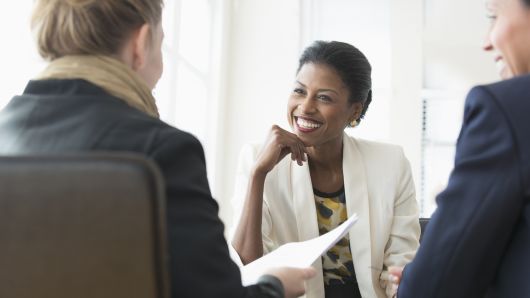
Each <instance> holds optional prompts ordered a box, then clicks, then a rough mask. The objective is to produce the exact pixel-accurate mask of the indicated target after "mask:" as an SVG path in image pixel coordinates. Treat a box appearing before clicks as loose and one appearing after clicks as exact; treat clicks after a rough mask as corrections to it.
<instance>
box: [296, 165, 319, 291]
mask: <svg viewBox="0 0 530 298" xmlns="http://www.w3.org/2000/svg"><path fill="white" fill-rule="evenodd" d="M290 166H291V189H292V198H293V208H294V212H295V216H296V228H297V230H298V241H304V240H309V239H313V238H315V237H318V236H319V232H318V221H317V210H316V205H315V197H314V194H313V184H312V183H311V174H310V173H309V165H308V164H307V162H305V163H304V165H303V166H299V165H298V164H296V162H293V161H291V162H290ZM313 267H314V268H315V269H316V271H317V272H318V273H317V276H315V277H314V278H313V279H311V280H310V281H308V282H306V296H305V297H306V298H320V297H324V276H323V275H322V261H321V259H320V258H318V259H317V260H316V261H315V263H313Z"/></svg>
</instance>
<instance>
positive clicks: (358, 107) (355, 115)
mask: <svg viewBox="0 0 530 298" xmlns="http://www.w3.org/2000/svg"><path fill="white" fill-rule="evenodd" d="M362 112H363V104H362V103H360V102H354V103H352V106H351V117H350V119H349V123H351V122H352V121H355V120H357V119H359V117H361V113H362Z"/></svg>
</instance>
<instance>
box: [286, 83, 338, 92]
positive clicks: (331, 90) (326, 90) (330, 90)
mask: <svg viewBox="0 0 530 298" xmlns="http://www.w3.org/2000/svg"><path fill="white" fill-rule="evenodd" d="M296 82H297V83H298V84H300V85H302V87H304V88H307V86H306V85H304V84H303V83H302V82H300V81H296ZM318 92H332V93H335V94H337V95H339V92H337V91H335V90H333V89H318Z"/></svg>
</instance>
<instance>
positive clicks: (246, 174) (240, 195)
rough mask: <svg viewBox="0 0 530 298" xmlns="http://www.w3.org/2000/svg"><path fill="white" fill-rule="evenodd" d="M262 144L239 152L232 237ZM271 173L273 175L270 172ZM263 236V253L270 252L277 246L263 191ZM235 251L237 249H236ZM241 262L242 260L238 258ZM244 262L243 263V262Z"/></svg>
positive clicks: (250, 146)
mask: <svg viewBox="0 0 530 298" xmlns="http://www.w3.org/2000/svg"><path fill="white" fill-rule="evenodd" d="M259 148H260V146H259V145H257V144H252V145H251V144H246V145H245V146H243V148H242V149H241V153H240V154H239V160H238V163H237V171H236V179H235V186H234V197H233V198H232V207H233V210H234V214H235V216H234V217H235V218H236V220H235V221H234V225H233V229H232V231H231V232H230V235H231V236H230V237H233V235H234V233H235V228H236V227H237V225H238V224H239V219H240V218H241V213H242V212H243V205H244V203H245V199H246V192H247V188H248V184H249V179H250V171H251V169H252V166H253V165H254V163H255V162H256V159H257V155H258V150H259ZM269 175H271V174H270V173H269ZM261 236H262V241H263V253H264V254H268V253H270V252H271V251H273V250H274V249H275V248H277V245H276V244H275V241H274V240H273V238H272V217H271V214H270V209H269V205H268V203H267V195H266V193H265V187H264V193H263V207H262V216H261ZM234 251H235V249H234ZM236 261H239V262H241V260H236ZM241 264H242V263H241Z"/></svg>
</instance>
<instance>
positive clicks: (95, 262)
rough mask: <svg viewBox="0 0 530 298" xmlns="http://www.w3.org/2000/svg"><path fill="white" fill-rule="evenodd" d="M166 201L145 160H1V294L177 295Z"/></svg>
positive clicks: (50, 297)
mask: <svg viewBox="0 0 530 298" xmlns="http://www.w3.org/2000/svg"><path fill="white" fill-rule="evenodd" d="M164 200H165V198H164V188H163V179H162V176H161V175H160V173H159V171H158V169H157V167H156V166H155V165H154V164H153V163H152V162H149V161H147V160H145V159H144V158H142V157H140V156H137V155H132V154H83V155H77V156H56V157H53V156H40V157H39V156H33V157H29V156H28V157H0V297H6V298H8V297H12V298H35V297H37V298H73V297H75V298H94V297H98V298H101V297H109V298H110V297H112V298H135V297H138V298H140V297H142V298H151V297H152V298H155V297H156V298H165V297H169V286H168V277H167V268H166V266H167V265H166V260H167V256H166V251H167V249H166V240H165V237H166V231H165V224H166V223H165V217H164V215H165V207H164V202H165V201H164Z"/></svg>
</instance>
